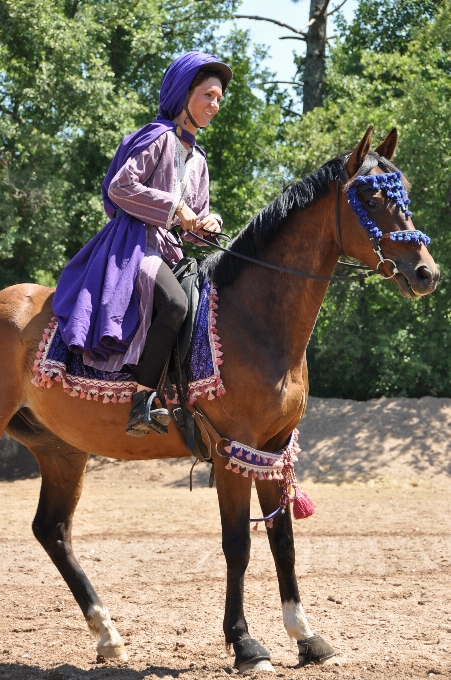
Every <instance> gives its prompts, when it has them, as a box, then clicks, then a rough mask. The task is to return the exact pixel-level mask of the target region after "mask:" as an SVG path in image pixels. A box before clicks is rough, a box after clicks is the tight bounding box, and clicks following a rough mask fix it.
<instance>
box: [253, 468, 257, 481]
mask: <svg viewBox="0 0 451 680" xmlns="http://www.w3.org/2000/svg"><path fill="white" fill-rule="evenodd" d="M252 477H253V478H254V479H257V472H256V470H252Z"/></svg>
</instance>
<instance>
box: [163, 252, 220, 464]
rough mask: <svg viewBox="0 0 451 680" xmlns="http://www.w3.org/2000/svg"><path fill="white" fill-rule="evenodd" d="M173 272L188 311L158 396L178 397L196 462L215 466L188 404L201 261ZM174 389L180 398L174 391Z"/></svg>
mask: <svg viewBox="0 0 451 680" xmlns="http://www.w3.org/2000/svg"><path fill="white" fill-rule="evenodd" d="M172 273H173V274H174V276H175V277H176V279H177V281H178V282H179V283H180V285H181V287H182V288H183V290H184V291H185V293H186V297H187V299H188V312H187V314H186V317H185V321H184V322H183V325H182V327H181V329H180V331H179V334H178V336H177V339H176V341H175V343H174V346H173V348H172V351H171V354H170V356H169V357H168V360H167V361H166V366H165V368H164V369H163V373H162V375H161V378H160V381H159V383H158V387H157V393H158V397H159V399H160V400H161V402H162V403H164V401H165V399H164V393H165V392H166V393H167V394H168V395H169V398H170V399H171V401H174V400H175V397H176V396H177V402H178V403H176V404H174V406H173V408H172V415H173V417H174V421H175V424H176V425H177V428H178V430H179V432H180V434H181V435H182V438H183V439H184V441H185V444H186V446H187V448H188V450H189V451H190V453H191V454H193V455H194V456H195V457H196V459H197V460H200V461H202V462H204V463H212V462H213V461H212V458H211V456H210V453H209V450H208V448H207V446H206V444H205V443H204V441H203V438H202V433H201V431H200V429H199V426H198V424H197V422H196V421H195V418H194V416H193V412H194V409H193V407H192V406H190V404H189V403H188V380H187V377H186V371H185V366H184V362H185V360H186V358H187V356H188V352H189V349H190V346H191V340H192V337H193V330H194V323H195V319H196V312H197V307H198V304H199V290H200V284H201V282H200V280H199V272H198V262H197V260H196V259H195V258H193V257H184V258H182V259H181V260H180V261H179V262H178V263H177V264H176V265H175V267H174V268H173V269H172ZM174 386H175V391H176V393H177V395H176V393H175V391H174ZM197 460H196V462H197ZM212 470H213V469H212Z"/></svg>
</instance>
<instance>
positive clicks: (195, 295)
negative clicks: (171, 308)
mask: <svg viewBox="0 0 451 680" xmlns="http://www.w3.org/2000/svg"><path fill="white" fill-rule="evenodd" d="M172 273H173V274H174V276H175V278H176V279H177V281H178V282H179V283H180V285H181V286H182V288H183V290H184V291H185V293H186V297H187V298H188V312H187V315H186V317H185V321H184V322H183V325H182V327H181V329H180V331H179V334H178V337H177V344H178V355H179V360H180V363H181V364H183V362H184V361H185V359H186V357H187V355H188V351H189V348H190V346H191V339H192V337H193V330H194V321H195V319H196V312H197V306H198V304H199V274H198V270H197V260H196V259H195V258H194V257H184V258H182V259H181V260H180V262H177V264H176V265H175V267H174V268H173V270H172Z"/></svg>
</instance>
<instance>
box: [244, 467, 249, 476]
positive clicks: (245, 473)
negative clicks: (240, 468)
mask: <svg viewBox="0 0 451 680" xmlns="http://www.w3.org/2000/svg"><path fill="white" fill-rule="evenodd" d="M243 477H249V470H248V469H247V468H246V469H245V470H244V472H243Z"/></svg>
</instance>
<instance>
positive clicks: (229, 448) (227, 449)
mask: <svg viewBox="0 0 451 680" xmlns="http://www.w3.org/2000/svg"><path fill="white" fill-rule="evenodd" d="M224 451H227V453H232V447H231V446H224Z"/></svg>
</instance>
